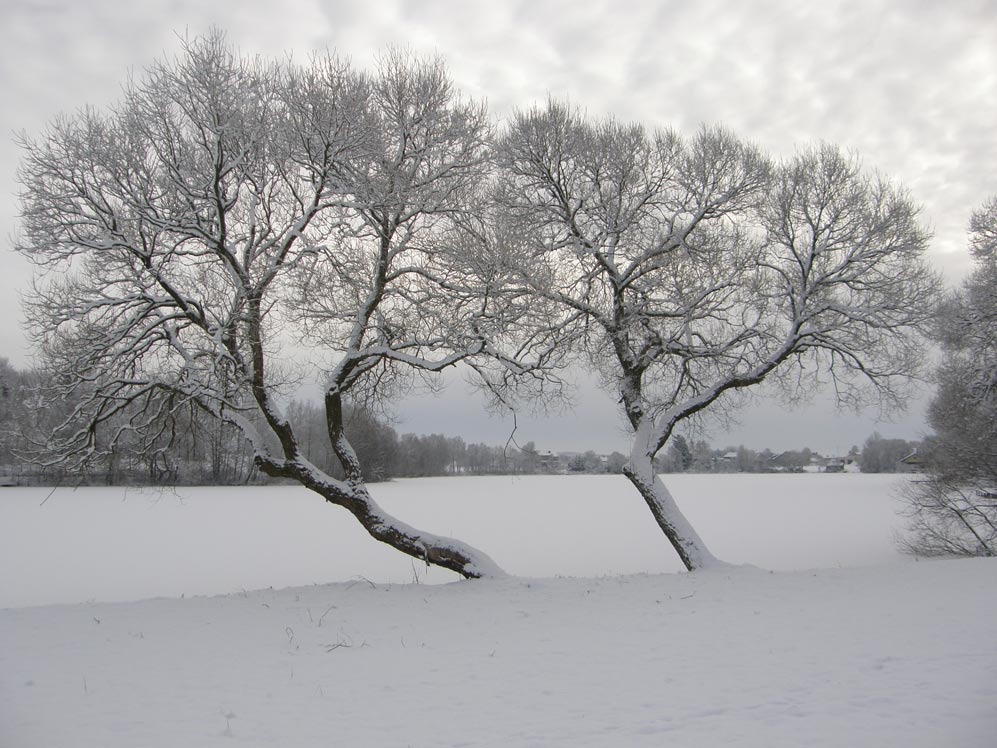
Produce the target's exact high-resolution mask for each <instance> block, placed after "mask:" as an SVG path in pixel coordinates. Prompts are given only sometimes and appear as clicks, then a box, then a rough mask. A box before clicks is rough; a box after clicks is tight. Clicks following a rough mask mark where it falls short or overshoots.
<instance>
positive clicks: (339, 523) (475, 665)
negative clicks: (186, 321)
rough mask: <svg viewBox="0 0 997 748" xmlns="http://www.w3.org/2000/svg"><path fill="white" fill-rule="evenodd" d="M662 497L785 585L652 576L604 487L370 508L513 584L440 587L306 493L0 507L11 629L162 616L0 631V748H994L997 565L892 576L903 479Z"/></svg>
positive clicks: (897, 570)
mask: <svg viewBox="0 0 997 748" xmlns="http://www.w3.org/2000/svg"><path fill="white" fill-rule="evenodd" d="M671 484H672V486H673V488H674V491H675V493H676V496H677V498H678V500H679V502H680V504H681V505H682V506H683V508H684V509H685V510H686V511H687V512H688V514H689V516H690V519H691V520H692V521H693V522H694V523H695V524H696V525H697V527H698V528H699V529H700V531H701V533H702V535H703V536H704V538H705V539H706V540H707V542H709V543H710V544H711V546H712V548H713V550H714V551H715V552H716V553H717V554H718V555H719V556H721V557H723V558H725V559H726V560H729V561H735V562H738V563H743V562H750V563H752V564H756V565H758V566H764V567H767V568H772V569H778V570H780V571H777V572H776V573H770V572H768V571H763V570H761V569H756V568H732V569H729V570H725V571H716V572H710V573H696V574H691V575H690V574H684V573H666V574H661V573H659V572H663V571H672V570H674V569H675V568H676V564H675V562H674V561H672V559H671V558H670V555H671V554H670V553H669V552H668V551H667V549H666V548H665V547H664V546H663V541H662V540H661V538H660V537H659V536H658V534H657V531H656V530H655V529H654V528H653V526H652V523H651V521H650V517H649V516H645V515H646V509H643V507H641V505H640V503H639V500H638V499H637V498H636V496H635V495H631V494H630V492H629V491H628V489H627V486H626V484H625V483H624V482H622V481H620V480H619V479H616V478H609V477H606V478H591V477H544V478H520V479H510V478H487V479H449V480H420V481H399V482H398V483H395V484H389V485H385V486H378V487H377V488H376V492H377V494H378V496H379V498H380V499H381V500H382V501H383V503H384V504H385V505H386V506H388V507H389V508H390V509H391V510H392V511H394V512H395V513H397V514H399V515H400V516H401V517H402V518H403V519H405V520H407V521H409V522H411V523H414V524H417V525H421V526H423V527H425V528H426V529H429V530H434V531H440V532H448V531H450V532H453V533H454V534H455V535H457V536H458V537H461V538H463V539H465V540H468V541H469V542H472V543H475V544H476V545H479V546H480V547H482V548H483V549H484V550H485V551H487V552H488V553H489V554H490V555H492V556H493V557H494V558H495V559H496V560H497V561H498V562H499V563H500V564H502V565H503V566H504V567H505V568H506V569H507V570H508V571H510V572H512V573H514V574H518V575H521V576H519V577H513V578H510V579H505V580H500V581H475V582H458V583H454V584H442V585H439V584H438V585H425V584H418V585H417V584H404V585H397V584H396V585H389V584H384V583H383V582H384V580H390V579H393V580H395V581H409V580H411V579H412V578H413V575H418V577H419V578H420V579H423V580H424V579H427V578H429V579H431V580H432V581H445V580H446V578H445V577H444V576H443V575H442V574H440V573H439V572H431V573H429V574H428V575H427V574H426V572H425V570H424V569H420V568H418V567H414V566H413V565H412V564H411V563H410V562H409V561H408V560H407V559H404V558H394V556H395V555H396V554H394V553H392V552H390V551H386V552H385V553H382V552H381V551H380V549H378V548H377V547H376V544H374V543H373V542H371V541H368V540H367V539H366V538H364V537H363V536H362V533H354V532H353V528H352V526H351V522H350V521H349V518H341V515H342V514H343V513H342V512H341V511H339V510H337V509H336V508H334V507H325V506H323V505H322V504H321V502H319V501H317V500H316V499H314V498H312V497H311V496H309V495H308V494H307V493H304V492H299V491H294V490H290V489H264V490H260V489H197V490H190V491H182V492H180V493H179V495H172V494H165V495H161V496H160V495H153V494H149V493H141V492H134V491H131V492H128V494H127V496H124V494H123V492H122V491H121V490H120V489H113V490H110V489H87V490H82V489H81V490H79V491H76V492H71V491H68V490H65V491H63V490H60V491H57V492H56V493H55V494H54V495H53V496H52V497H51V498H49V499H48V501H47V502H46V503H45V504H44V506H39V504H40V502H41V501H42V500H44V499H45V497H46V495H47V493H48V492H47V491H33V490H23V489H17V490H14V491H13V492H11V491H10V489H0V564H2V568H3V572H2V583H3V587H2V590H0V594H2V599H0V606H4V605H18V606H19V605H25V604H33V603H36V602H45V603H53V602H60V601H61V602H67V603H69V602H75V601H78V600H83V599H88V598H95V599H98V600H121V599H126V600H127V599H139V598H145V597H150V596H154V595H167V596H168V597H167V598H164V599H154V600H145V601H143V602H127V603H107V602H91V603H84V604H75V605H57V606H52V605H47V606H45V607H28V608H14V609H8V610H0V746H4V748H7V747H10V748H21V747H23V748H32V747H34V746H45V747H46V748H47V747H49V746H100V747H102V748H103V747H107V748H115V747H117V746H121V747H122V748H124V747H125V746H127V747H129V748H131V747H133V746H215V745H217V746H227V745H246V746H295V747H298V746H330V745H335V746H432V747H433V748H439V747H440V746H496V747H498V746H503V747H506V746H572V747H575V746H759V747H764V748H769V747H773V746H808V747H809V746H828V747H830V746H835V747H837V746H869V747H872V746H876V747H879V746H903V747H904V748H911V747H916V746H924V747H925V748H928V747H934V746H953V747H955V746H960V747H963V746H965V747H968V748H975V747H977V746H978V747H979V748H986V747H992V746H994V745H995V744H997V639H995V638H994V636H993V623H994V621H995V620H997V561H995V560H993V559H979V560H969V561H931V562H924V561H922V562H915V561H913V560H911V559H906V558H904V557H901V556H899V555H898V554H897V553H896V551H895V550H894V548H893V544H892V533H893V531H894V528H896V527H900V526H901V525H902V522H900V521H898V520H897V519H896V518H895V517H894V515H893V502H894V499H893V498H892V495H891V484H892V480H891V479H883V478H881V477H878V476H848V475H844V476H842V475H836V476H834V475H832V476H808V475H802V476H679V477H676V478H673V479H672V480H671ZM642 509H643V511H642ZM807 569H810V570H807ZM790 570H796V571H790ZM641 572H649V573H641ZM358 575H363V577H365V578H366V579H360V578H359V576H358ZM558 575H581V576H579V577H578V578H556V577H557V576H558ZM619 575H623V576H619ZM90 577H95V578H94V579H92V580H90V579H89V578H90ZM586 577H587V578H586ZM351 578H352V579H351ZM336 580H350V581H339V582H338V583H335V584H311V583H313V582H314V583H325V582H329V581H336ZM367 580H369V581H367ZM286 584H299V585H300V584H309V585H310V586H305V587H297V588H290V589H281V587H283V586H284V585H286ZM270 585H273V587H274V589H262V590H261V589H260V588H265V587H269V586H270ZM243 588H244V589H243ZM32 590H36V591H32ZM234 590H237V591H235V592H233V591H234ZM184 593H185V596H184V597H183V598H181V597H180V595H181V594H184ZM204 593H228V594H226V595H225V596H219V597H192V595H194V594H204Z"/></svg>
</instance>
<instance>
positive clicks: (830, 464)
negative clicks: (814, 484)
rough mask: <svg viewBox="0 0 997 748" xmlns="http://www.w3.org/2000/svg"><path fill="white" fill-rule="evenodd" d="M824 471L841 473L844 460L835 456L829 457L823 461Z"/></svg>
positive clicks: (843, 468)
mask: <svg viewBox="0 0 997 748" xmlns="http://www.w3.org/2000/svg"><path fill="white" fill-rule="evenodd" d="M824 472H825V473H843V472H845V461H844V460H839V459H836V458H831V459H829V460H828V461H827V462H825V463H824Z"/></svg>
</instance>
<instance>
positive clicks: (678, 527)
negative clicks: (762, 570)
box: [623, 450, 724, 571]
mask: <svg viewBox="0 0 997 748" xmlns="http://www.w3.org/2000/svg"><path fill="white" fill-rule="evenodd" d="M634 452H637V450H634ZM623 474H624V475H625V476H627V478H629V479H630V482H631V483H633V485H634V487H635V488H636V489H637V490H638V491H639V492H640V495H641V496H642V497H643V498H644V501H645V502H647V506H648V508H650V510H651V514H653V515H654V519H655V521H656V522H657V523H658V527H660V528H661V530H662V532H664V533H665V536H666V537H667V538H668V540H669V541H670V542H671V544H672V546H673V547H674V548H675V551H676V552H677V553H678V554H679V558H681V559H682V563H683V564H685V568H686V569H688V570H689V571H695V570H696V569H704V568H709V567H711V566H722V565H724V564H723V562H722V561H720V560H719V559H717V557H716V556H714V555H713V554H712V553H710V550H709V549H708V548H707V547H706V543H704V542H703V539H702V538H700V537H699V534H698V533H697V532H696V531H695V530H694V529H693V527H692V525H691V524H689V520H687V519H686V518H685V515H684V514H682V511H681V510H680V509H679V508H678V504H676V503H675V499H674V498H673V497H672V494H671V492H670V491H669V490H668V489H667V488H666V487H665V484H664V483H663V482H662V481H661V478H659V477H658V475H657V473H656V472H655V470H654V464H653V462H652V461H651V457H650V456H649V455H647V454H634V453H631V456H630V463H629V464H628V465H626V466H625V467H624V468H623Z"/></svg>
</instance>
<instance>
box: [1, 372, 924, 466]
mask: <svg viewBox="0 0 997 748" xmlns="http://www.w3.org/2000/svg"><path fill="white" fill-rule="evenodd" d="M40 381H41V376H40V374H38V373H37V372H34V371H31V370H26V371H19V370H17V369H15V368H14V367H12V366H10V364H9V363H8V362H7V361H6V360H5V359H2V358H0V478H2V479H4V480H5V482H14V483H18V484H21V485H31V484H37V485H52V484H61V485H76V484H98V483H102V484H108V485H122V484H128V485H135V484H144V485H148V484H151V485H160V484H162V485H231V484H244V483H265V482H267V481H268V480H269V479H267V478H266V477H265V476H263V475H261V474H260V473H259V472H258V471H257V469H256V465H255V463H254V460H253V453H252V449H251V448H250V446H249V444H248V443H247V442H246V441H245V440H244V439H243V438H242V437H241V436H240V434H239V433H238V432H237V431H236V430H235V429H234V428H232V427H230V426H227V425H225V424H220V423H219V422H217V421H216V420H214V419H210V418H208V417H206V416H205V415H204V414H203V413H201V412H199V411H198V410H197V409H196V408H193V407H191V408H188V409H179V410H178V411H177V412H175V413H174V414H172V416H171V419H170V423H168V424H164V429H163V432H162V434H161V435H160V436H159V439H160V440H161V443H160V444H158V445H157V448H156V449H153V450H150V449H148V445H147V444H136V443H133V442H132V441H130V439H129V436H128V433H127V429H123V430H122V434H123V435H122V436H121V437H120V438H119V439H118V440H117V441H116V443H115V445H114V448H113V449H112V450H109V456H107V457H106V458H102V459H99V460H96V461H95V462H93V463H92V464H88V465H87V466H86V467H85V469H79V468H76V469H73V468H67V466H65V465H59V464H55V463H51V461H50V460H48V459H47V455H46V451H45V441H44V439H45V434H46V433H47V431H49V430H51V428H52V427H53V426H54V425H55V424H57V423H59V422H61V421H62V420H64V419H66V418H67V417H69V415H70V414H71V412H72V408H73V404H72V403H67V402H65V401H59V400H53V399H50V398H45V397H43V396H42V395H41V394H40V391H39V383H40ZM287 416H288V418H289V419H290V420H291V421H292V422H294V423H296V424H298V425H299V431H298V434H299V437H300V440H301V444H300V447H301V449H302V451H303V452H304V453H305V455H306V456H307V457H308V459H309V460H310V461H311V462H313V463H314V464H316V465H317V466H319V467H320V468H322V469H323V470H326V471H328V472H330V473H332V474H336V473H337V472H338V470H339V466H338V461H337V460H336V459H335V456H334V454H333V452H332V446H331V444H330V442H329V439H328V436H327V432H326V420H325V418H326V416H325V411H324V408H322V407H321V406H319V405H317V404H315V403H312V402H302V401H292V402H291V403H290V404H289V405H288V407H287ZM125 418H127V416H126V415H124V414H123V415H122V419H125ZM346 422H347V428H346V430H347V435H348V437H349V439H350V441H351V443H352V444H353V447H354V449H355V450H356V452H357V456H358V457H359V459H360V462H361V464H362V465H363V469H364V474H365V476H366V478H367V479H368V480H369V481H383V480H390V479H392V478H410V477H429V476H445V475H508V474H539V473H590V474H592V473H620V472H621V471H622V470H623V466H624V465H625V464H626V461H627V457H626V456H625V455H623V454H622V453H620V452H613V453H611V454H608V455H601V454H597V453H596V452H595V451H592V450H590V451H586V452H582V453H578V452H559V453H554V452H551V451H549V450H542V449H540V448H538V447H537V445H536V444H535V443H534V442H533V441H529V442H526V443H524V444H518V443H516V442H513V441H510V442H509V443H508V444H505V445H488V444H481V443H477V444H475V443H471V444H468V443H466V442H465V441H464V440H463V439H462V438H461V437H459V436H446V435H443V434H428V435H426V434H412V433H405V434H401V435H399V434H398V432H397V431H396V430H395V429H394V428H393V427H392V426H391V425H390V424H389V423H388V421H387V419H385V418H383V417H382V418H379V417H376V416H375V415H374V414H373V413H371V412H370V411H368V410H365V409H363V408H360V407H353V408H351V409H350V410H349V412H348V413H347V414H346ZM122 425H126V424H122ZM919 446H920V445H919V444H917V443H915V442H908V441H905V440H903V439H884V438H882V437H881V436H880V435H879V434H873V435H872V436H871V437H869V439H867V440H866V442H865V445H864V447H863V448H862V449H861V450H860V449H859V448H858V447H857V446H855V447H852V449H851V450H850V451H849V453H848V454H847V455H836V456H824V455H818V454H816V453H814V452H812V451H811V450H810V449H808V448H805V447H804V448H801V449H799V450H790V451H785V452H780V453H775V452H772V451H771V450H768V449H764V450H761V451H755V450H752V449H749V448H747V447H744V446H738V447H726V448H723V449H717V448H714V447H713V446H711V445H710V444H709V443H708V442H707V441H706V440H704V439H698V440H688V439H686V438H685V437H683V436H682V435H675V436H674V437H672V439H671V441H670V443H669V447H668V449H667V450H665V451H664V452H663V453H662V455H661V456H659V458H658V459H657V461H656V465H657V468H658V470H659V471H660V472H662V473H680V472H693V473H710V472H728V473H729V472H758V473H761V472H799V471H804V470H807V469H826V467H827V465H829V464H831V465H834V464H842V465H844V464H853V465H858V466H860V467H861V469H862V471H863V472H895V471H897V470H900V469H904V464H903V463H902V462H901V461H902V460H903V459H904V458H905V457H909V456H910V455H911V454H915V453H916V452H917V450H918V448H919Z"/></svg>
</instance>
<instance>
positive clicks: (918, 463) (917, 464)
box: [897, 449, 925, 473]
mask: <svg viewBox="0 0 997 748" xmlns="http://www.w3.org/2000/svg"><path fill="white" fill-rule="evenodd" d="M924 470H925V463H924V457H922V456H921V454H920V453H919V452H918V451H917V450H916V449H915V450H914V451H913V452H911V453H910V454H909V455H907V456H906V457H904V458H902V459H901V460H900V462H898V463H897V472H898V473H923V472H924Z"/></svg>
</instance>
